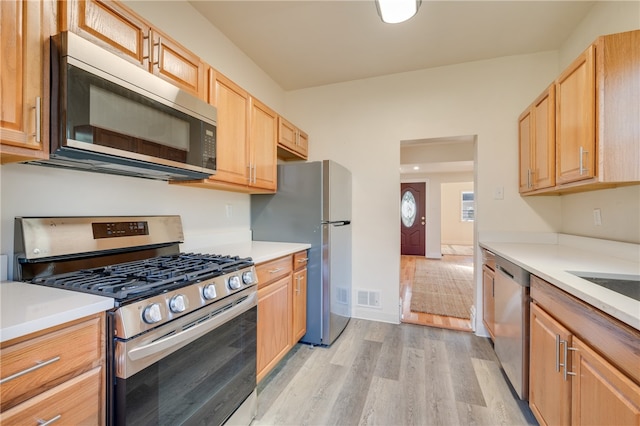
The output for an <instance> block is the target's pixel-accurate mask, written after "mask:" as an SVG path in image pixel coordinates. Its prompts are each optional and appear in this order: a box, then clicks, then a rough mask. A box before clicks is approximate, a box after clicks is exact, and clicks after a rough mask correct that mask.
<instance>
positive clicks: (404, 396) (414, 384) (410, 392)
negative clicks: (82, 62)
mask: <svg viewBox="0 0 640 426" xmlns="http://www.w3.org/2000/svg"><path fill="white" fill-rule="evenodd" d="M425 362H426V359H425V352H424V349H414V348H406V349H405V350H404V351H403V355H402V373H401V376H400V378H401V385H402V386H401V387H402V390H401V392H399V393H398V394H397V395H400V398H396V399H395V400H396V401H397V402H398V403H401V404H402V405H401V410H402V420H403V421H402V424H403V425H422V424H424V419H426V418H427V404H425V401H426V400H427V388H426V386H425V383H427V376H426V370H425V368H424V366H425Z"/></svg>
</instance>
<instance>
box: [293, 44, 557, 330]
mask: <svg viewBox="0 0 640 426" xmlns="http://www.w3.org/2000/svg"><path fill="white" fill-rule="evenodd" d="M556 71H557V55H556V53H554V52H545V53H539V54H535V55H523V56H513V57H507V58H499V59H495V60H490V61H480V62H473V63H467V64H462V65H455V66H449V67H442V68H435V69H429V70H423V71H416V72H410V73H404V74H398V75H391V76H385V77H380V78H372V79H366V80H359V81H355V82H349V83H344V84H336V85H330V86H324V87H320V88H312V89H307V90H300V91H296V92H290V93H288V94H287V98H286V102H287V103H286V108H287V113H288V114H289V115H290V118H291V120H293V121H294V122H296V123H298V125H299V126H301V127H302V128H303V129H305V130H306V131H307V132H308V133H309V134H310V135H311V138H310V158H311V159H312V160H316V159H322V158H331V159H333V160H336V161H338V162H340V163H342V164H344V165H345V166H347V167H348V168H349V169H351V172H352V173H353V183H354V188H353V197H354V199H353V231H354V238H353V251H354V252H353V280H354V287H357V288H364V289H367V288H368V289H374V290H379V291H381V294H382V297H381V298H382V301H383V306H382V310H374V309H367V308H361V307H357V308H356V309H355V310H354V314H355V316H358V317H363V318H371V319H378V320H382V321H389V322H397V321H398V320H399V316H398V295H399V288H398V282H399V273H400V266H399V265H400V259H399V256H398V253H399V252H400V232H399V227H398V223H399V220H400V213H399V203H398V202H397V200H398V199H399V191H400V185H399V183H400V174H399V170H398V167H399V164H400V158H399V144H400V141H402V140H415V139H423V138H434V137H445V136H458V135H477V164H478V168H477V187H476V194H477V200H478V201H477V209H478V221H477V224H476V226H477V227H478V230H483V229H484V230H512V231H531V230H533V231H536V230H537V231H540V232H555V231H557V230H558V229H559V227H560V202H559V200H558V199H557V198H553V197H547V198H538V199H535V200H531V201H525V200H523V199H522V198H521V197H520V196H519V195H518V188H517V164H518V161H517V155H518V152H517V151H518V150H517V129H516V125H515V124H514V123H516V121H517V117H518V115H519V113H520V111H522V110H523V109H524V108H525V107H526V106H527V105H528V104H529V102H530V101H531V100H532V99H534V98H535V96H537V94H538V93H539V92H540V91H542V89H544V87H546V85H547V84H548V82H549V81H551V80H552V79H553V78H554V77H555V75H556ZM329 123H330V125H328V124H329ZM495 186H503V187H504V188H505V197H504V200H493V199H492V194H493V188H494V187H495ZM430 196H433V195H430ZM530 203H532V204H534V205H536V206H538V208H539V209H538V210H539V211H541V212H543V213H542V214H540V213H537V212H534V211H533V210H532V209H531V206H530ZM504 216H506V217H504ZM372 265H375V267H372Z"/></svg>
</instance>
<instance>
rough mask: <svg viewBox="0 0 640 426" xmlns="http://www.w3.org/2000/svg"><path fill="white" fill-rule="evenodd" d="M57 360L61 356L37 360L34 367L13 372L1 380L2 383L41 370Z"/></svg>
mask: <svg viewBox="0 0 640 426" xmlns="http://www.w3.org/2000/svg"><path fill="white" fill-rule="evenodd" d="M56 361H60V357H59V356H56V357H53V358H51V359H49V360H47V361H36V365H34V366H33V367H29V368H27V369H25V370H22V371H18V372H17V373H16V374H12V375H11V376H9V377H5V378H4V379H2V380H0V385H1V384H3V383H6V382H9V381H11V380H13V379H17V378H18V377H21V376H24V375H25V374H29V373H31V372H33V371H36V370H39V369H40V368H42V367H46V366H47V365H49V364H53V363H54V362H56Z"/></svg>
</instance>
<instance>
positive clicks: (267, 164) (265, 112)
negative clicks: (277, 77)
mask: <svg viewBox="0 0 640 426" xmlns="http://www.w3.org/2000/svg"><path fill="white" fill-rule="evenodd" d="M277 136H278V114H276V113H275V111H273V110H272V109H271V108H269V107H268V106H266V105H265V104H263V103H262V102H260V101H258V100H257V99H255V98H254V97H251V105H250V115H249V142H250V145H249V159H250V161H249V168H250V169H249V170H250V176H249V177H250V179H249V185H250V186H251V187H252V188H256V189H264V190H267V191H273V192H275V191H276V186H277V184H278V177H277V173H278V172H277V151H276V138H277ZM251 169H253V171H252V172H251Z"/></svg>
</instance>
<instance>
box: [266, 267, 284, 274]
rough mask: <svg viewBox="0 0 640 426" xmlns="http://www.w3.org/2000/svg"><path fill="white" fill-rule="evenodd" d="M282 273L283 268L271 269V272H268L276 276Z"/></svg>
mask: <svg viewBox="0 0 640 426" xmlns="http://www.w3.org/2000/svg"><path fill="white" fill-rule="evenodd" d="M280 271H282V268H276V269H271V270H270V271H268V272H269V273H270V274H275V273H276V272H280Z"/></svg>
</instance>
